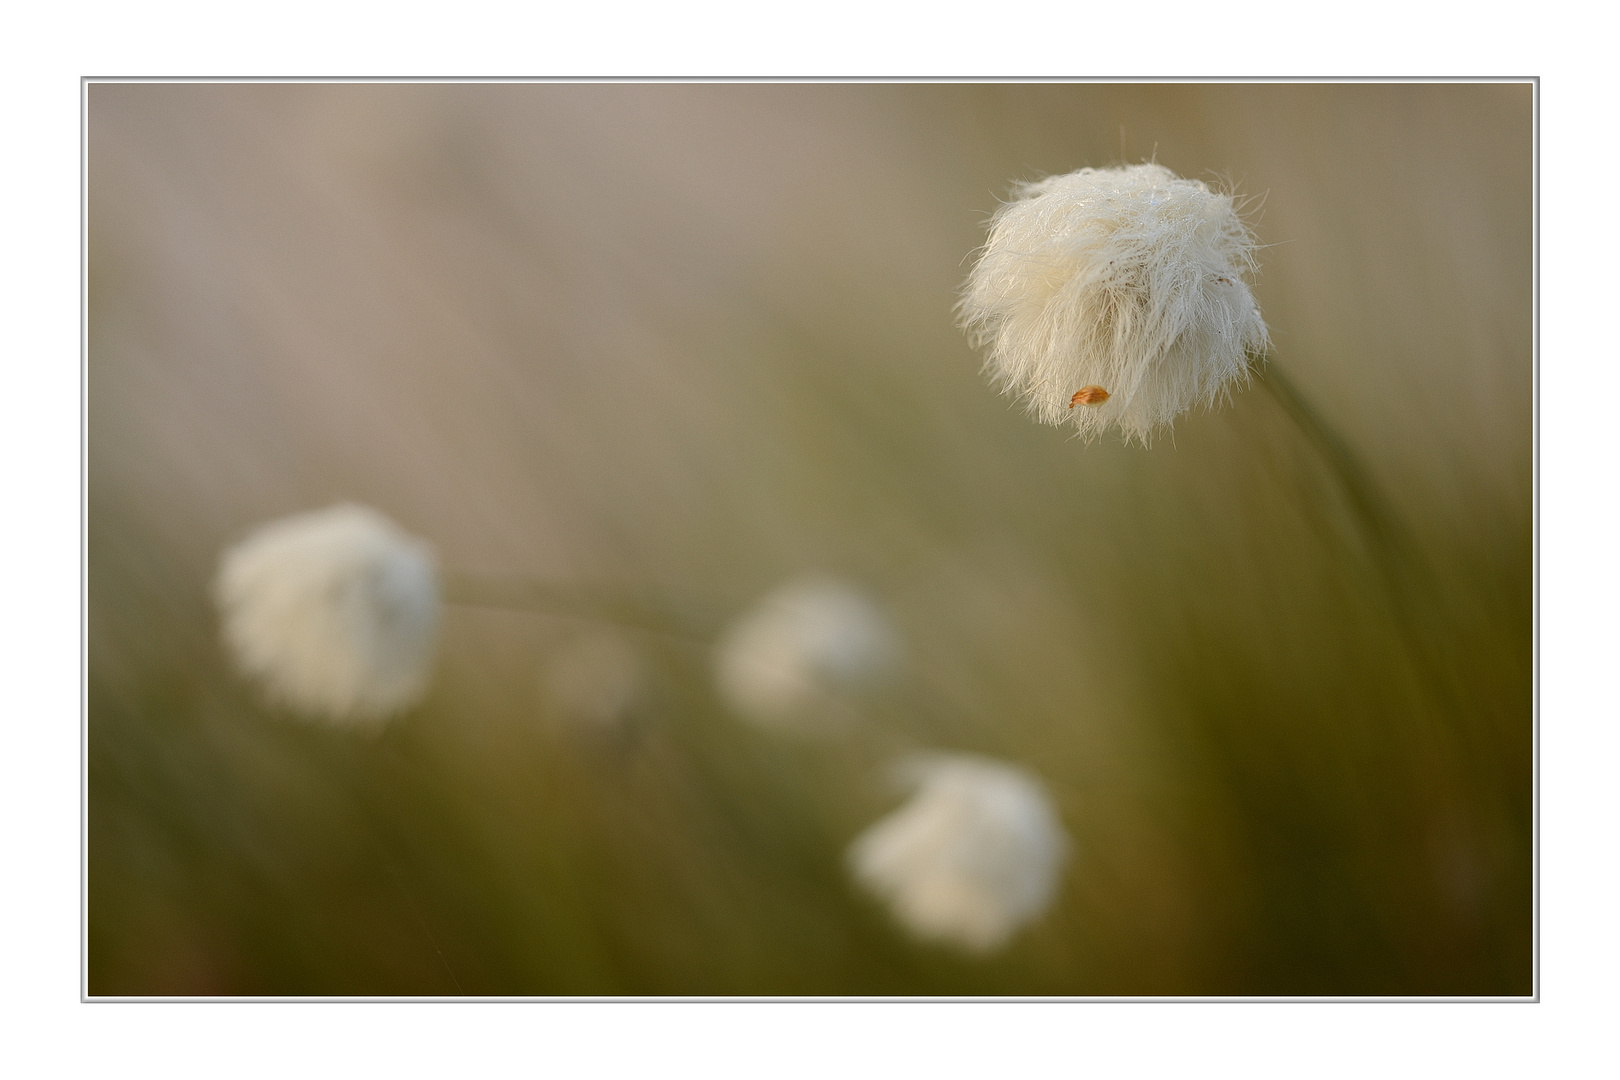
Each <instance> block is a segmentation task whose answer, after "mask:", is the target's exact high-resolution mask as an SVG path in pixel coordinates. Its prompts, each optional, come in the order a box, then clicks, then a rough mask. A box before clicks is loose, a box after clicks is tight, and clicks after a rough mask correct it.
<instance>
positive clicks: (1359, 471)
mask: <svg viewBox="0 0 1620 1080" xmlns="http://www.w3.org/2000/svg"><path fill="white" fill-rule="evenodd" d="M1260 385H1262V386H1263V387H1265V389H1266V391H1267V392H1268V393H1270V394H1271V396H1272V399H1273V400H1275V401H1276V402H1277V404H1278V405H1280V406H1281V407H1282V410H1283V412H1285V413H1286V414H1287V415H1288V417H1289V419H1291V420H1293V422H1294V424H1295V426H1296V427H1298V428H1299V430H1300V432H1301V433H1302V434H1303V435H1304V436H1305V439H1306V441H1307V442H1308V443H1310V445H1311V446H1312V448H1313V449H1315V450H1316V452H1317V454H1318V455H1319V456H1320V457H1321V459H1322V461H1323V463H1324V464H1325V465H1327V467H1328V471H1329V472H1330V473H1332V474H1333V476H1334V478H1335V479H1336V480H1337V481H1338V483H1339V487H1340V488H1341V489H1342V491H1343V493H1344V497H1345V501H1346V502H1347V503H1348V504H1349V507H1350V511H1351V514H1352V516H1353V517H1354V519H1355V521H1356V522H1357V524H1359V525H1360V527H1361V531H1362V534H1363V539H1364V540H1365V543H1366V549H1367V553H1368V555H1369V557H1370V558H1371V559H1372V561H1373V563H1374V565H1375V567H1376V568H1377V571H1378V573H1379V575H1380V576H1381V577H1382V578H1383V579H1384V583H1385V585H1386V586H1387V590H1388V594H1389V599H1390V601H1391V603H1392V604H1393V605H1394V607H1395V615H1396V619H1397V621H1398V623H1399V624H1400V627H1401V630H1402V632H1403V634H1404V636H1406V638H1407V639H1408V643H1409V644H1410V645H1412V646H1413V647H1414V648H1415V649H1416V650H1417V651H1418V652H1419V653H1420V654H1421V655H1424V656H1427V657H1428V658H1430V659H1436V658H1437V657H1436V654H1437V652H1438V647H1437V646H1438V643H1437V642H1436V641H1435V640H1434V638H1433V635H1431V634H1430V633H1427V632H1425V629H1424V627H1423V625H1422V624H1424V623H1426V622H1427V623H1430V624H1431V625H1432V620H1431V619H1429V618H1428V616H1431V615H1432V614H1433V610H1432V606H1433V602H1434V601H1435V600H1437V599H1438V596H1437V588H1436V582H1435V580H1434V577H1433V575H1432V573H1431V572H1430V568H1429V567H1428V565H1427V562H1426V560H1425V559H1424V557H1423V553H1422V549H1421V547H1420V545H1419V544H1418V543H1417V541H1416V539H1415V538H1414V537H1413V535H1412V533H1411V532H1410V530H1408V529H1407V528H1406V526H1405V524H1404V523H1403V522H1402V521H1401V520H1400V517H1399V515H1398V514H1397V513H1396V512H1395V510H1394V508H1393V507H1392V506H1391V505H1390V504H1389V502H1388V501H1387V500H1386V499H1385V498H1384V497H1383V495H1382V494H1381V493H1380V492H1379V490H1378V488H1377V486H1376V485H1375V484H1374V483H1373V480H1372V477H1371V476H1370V475H1369V474H1368V472H1367V470H1366V469H1365V468H1363V466H1362V464H1361V462H1360V461H1359V460H1358V459H1357V458H1356V456H1355V454H1354V453H1353V452H1352V451H1351V450H1350V448H1349V445H1348V444H1347V443H1346V442H1345V441H1344V440H1343V439H1341V438H1340V437H1339V436H1338V434H1337V433H1336V432H1334V430H1333V429H1332V428H1331V427H1330V426H1329V425H1328V423H1327V421H1326V420H1324V419H1323V418H1322V415H1321V414H1320V413H1319V412H1317V411H1316V409H1314V408H1312V407H1311V405H1310V404H1309V403H1308V402H1307V401H1306V400H1305V398H1304V397H1303V396H1302V395H1301V394H1300V392H1299V390H1298V388H1297V387H1296V386H1295V385H1294V382H1293V380H1292V379H1290V378H1289V377H1288V375H1287V374H1286V373H1284V372H1283V370H1282V369H1281V368H1279V367H1278V366H1277V365H1276V364H1268V365H1266V367H1265V369H1264V371H1263V373H1262V374H1261V377H1260ZM1425 601H1427V603H1426V602H1425Z"/></svg>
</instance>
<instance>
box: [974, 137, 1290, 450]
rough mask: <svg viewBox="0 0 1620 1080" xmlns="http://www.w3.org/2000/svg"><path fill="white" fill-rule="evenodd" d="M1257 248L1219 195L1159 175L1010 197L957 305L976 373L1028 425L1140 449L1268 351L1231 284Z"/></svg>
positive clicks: (1056, 182) (1042, 183)
mask: <svg viewBox="0 0 1620 1080" xmlns="http://www.w3.org/2000/svg"><path fill="white" fill-rule="evenodd" d="M1255 246H1256V242H1255V239H1254V235H1253V233H1252V232H1250V230H1249V227H1248V226H1247V225H1246V224H1244V222H1243V219H1242V218H1241V217H1239V215H1238V209H1237V205H1236V202H1235V200H1234V199H1233V197H1232V196H1231V195H1226V194H1222V193H1220V192H1217V191H1211V190H1210V189H1209V187H1208V185H1206V184H1204V183H1203V182H1202V181H1199V180H1184V179H1181V178H1180V177H1178V176H1176V175H1175V174H1174V173H1172V172H1171V171H1170V170H1169V169H1166V168H1165V167H1164V166H1162V165H1156V164H1143V165H1127V166H1122V167H1120V168H1114V169H1081V170H1079V171H1078V172H1072V173H1069V174H1067V175H1065V176H1052V177H1048V178H1046V179H1045V180H1038V181H1035V182H1034V183H1028V184H1022V185H1020V186H1019V187H1018V189H1017V191H1016V194H1015V198H1014V199H1013V200H1012V201H1011V202H1008V203H1006V204H1004V205H1003V206H1002V207H1001V208H1000V209H999V210H997V211H996V213H995V215H994V216H993V217H992V218H991V219H990V235H989V238H988V240H986V242H985V245H984V248H983V249H982V251H981V254H980V255H979V259H978V262H977V263H976V264H975V265H974V267H973V270H972V272H971V273H970V274H969V275H968V279H967V282H966V284H965V285H964V286H963V289H962V297H961V300H960V302H959V303H958V305H957V312H958V315H959V317H960V321H961V324H962V326H963V328H964V329H966V330H967V331H968V332H969V333H970V334H971V335H972V337H973V339H974V342H975V344H978V345H983V346H987V347H988V348H987V350H986V356H985V369H986V371H987V372H988V373H989V375H990V376H991V378H992V379H993V380H994V381H995V382H996V384H997V385H998V386H1000V387H1001V389H1002V390H1003V391H1004V392H1007V393H1010V394H1014V395H1016V396H1017V397H1019V398H1021V399H1022V400H1023V401H1024V403H1025V405H1026V407H1027V408H1028V410H1029V412H1030V414H1031V415H1032V416H1034V417H1035V418H1036V419H1038V420H1040V421H1041V422H1042V423H1047V424H1058V425H1061V424H1065V423H1072V424H1074V425H1075V427H1076V428H1077V429H1078V430H1079V432H1080V433H1081V435H1082V436H1084V437H1086V438H1088V439H1089V438H1091V437H1093V436H1096V435H1100V434H1102V433H1103V432H1105V431H1107V430H1108V429H1109V428H1110V427H1117V428H1118V429H1119V431H1120V433H1121V434H1122V435H1123V436H1124V438H1125V439H1126V441H1127V442H1128V441H1131V440H1133V439H1134V440H1138V441H1140V442H1143V443H1146V442H1147V441H1148V439H1149V437H1150V436H1151V435H1152V433H1153V432H1154V431H1155V430H1156V429H1157V428H1159V427H1161V426H1164V425H1168V424H1169V423H1170V422H1171V421H1172V420H1174V419H1175V418H1176V417H1177V416H1180V415H1181V414H1182V413H1184V412H1186V411H1187V410H1188V409H1190V408H1192V407H1193V406H1194V405H1204V406H1213V405H1214V404H1215V403H1216V402H1217V400H1218V399H1219V398H1221V397H1222V396H1223V395H1225V394H1226V393H1228V392H1229V390H1230V387H1231V385H1232V384H1233V383H1235V382H1242V381H1246V380H1247V378H1248V376H1249V359H1250V357H1251V356H1252V355H1257V354H1259V353H1261V352H1263V351H1264V350H1265V349H1266V348H1267V347H1268V345H1269V343H1270V338H1269V336H1268V335H1267V333H1266V324H1265V321H1264V320H1263V319H1262V318H1261V317H1260V309H1259V307H1258V306H1257V305H1256V304H1255V301H1254V297H1253V295H1252V294H1251V293H1250V292H1249V286H1248V283H1247V282H1246V281H1245V280H1244V275H1246V274H1249V273H1252V272H1253V270H1254V267H1255V259H1254V251H1255Z"/></svg>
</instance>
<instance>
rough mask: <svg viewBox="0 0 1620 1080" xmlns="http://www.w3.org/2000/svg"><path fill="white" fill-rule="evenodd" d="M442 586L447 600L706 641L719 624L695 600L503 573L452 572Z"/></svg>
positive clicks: (693, 640)
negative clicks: (558, 582) (687, 600)
mask: <svg viewBox="0 0 1620 1080" xmlns="http://www.w3.org/2000/svg"><path fill="white" fill-rule="evenodd" d="M443 591H444V600H445V602H446V603H448V604H457V605H461V606H465V607H484V608H500V609H503V610H507V611H530V612H535V613H537V614H544V615H559V616H564V617H568V618H576V619H588V620H591V621H593V622H605V623H613V624H615V625H618V626H623V627H626V628H628V629H634V630H642V631H647V632H650V633H655V634H661V635H664V636H666V637H672V638H677V639H680V640H683V641H686V642H689V643H693V644H704V645H706V644H708V643H709V642H710V641H711V640H712V639H713V636H714V633H715V632H716V631H717V630H718V628H719V626H720V625H721V623H720V618H721V616H720V613H718V612H716V611H712V610H709V609H707V608H706V607H703V606H699V605H693V604H690V603H685V602H681V603H677V602H674V601H669V600H665V599H659V598H656V597H650V596H646V595H638V594H632V593H630V592H628V591H625V590H622V589H619V590H615V589H611V588H581V587H578V586H573V585H558V584H554V583H550V582H544V581H536V580H534V579H532V578H524V577H516V576H512V575H505V574H469V573H464V572H454V571H452V572H450V573H446V574H445V575H444V579H443Z"/></svg>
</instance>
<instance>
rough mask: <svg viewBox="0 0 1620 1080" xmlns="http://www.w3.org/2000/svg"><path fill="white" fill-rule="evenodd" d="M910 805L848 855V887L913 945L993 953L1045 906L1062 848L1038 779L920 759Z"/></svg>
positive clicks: (905, 774) (984, 765)
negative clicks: (877, 904)
mask: <svg viewBox="0 0 1620 1080" xmlns="http://www.w3.org/2000/svg"><path fill="white" fill-rule="evenodd" d="M902 778H903V779H905V780H906V781H907V782H908V783H909V784H910V785H912V786H913V787H914V788H915V793H914V794H913V795H912V797H911V799H910V801H909V802H907V803H906V804H905V805H903V806H901V807H900V809H898V810H896V811H894V812H893V813H892V814H890V815H889V816H887V817H885V818H883V819H882V820H881V821H879V822H878V823H877V824H876V825H873V826H872V827H871V828H870V829H868V830H867V831H866V832H865V833H863V834H861V836H860V837H859V838H858V839H857V840H856V841H855V843H854V844H852V845H851V846H850V849H849V866H850V870H851V872H852V873H853V874H854V877H855V880H856V881H857V882H858V883H859V884H860V885H862V886H863V887H864V888H866V889H867V890H868V891H869V892H871V893H872V894H874V895H875V896H877V897H878V898H879V899H881V900H883V901H885V902H886V903H887V904H888V906H889V908H890V910H891V912H892V913H893V914H894V917H895V918H896V919H897V920H898V921H899V923H900V924H901V925H902V926H903V927H905V929H906V930H907V931H908V932H910V933H911V934H912V935H913V936H914V937H917V938H919V939H921V940H924V941H936V942H942V943H945V944H948V945H952V946H955V947H957V948H960V949H963V950H966V951H968V952H975V953H987V952H991V951H994V950H996V949H998V948H1000V947H1001V946H1002V945H1004V944H1006V942H1007V941H1008V940H1009V939H1010V938H1011V937H1012V935H1013V934H1014V933H1015V932H1017V930H1018V929H1019V928H1020V927H1022V926H1024V925H1025V924H1027V923H1028V922H1029V921H1031V920H1032V919H1034V918H1036V917H1037V916H1039V915H1040V914H1041V913H1042V912H1043V911H1045V910H1046V908H1047V907H1048V906H1049V905H1050V904H1051V902H1052V899H1053V897H1054V896H1055V895H1056V893H1057V885H1058V874H1059V871H1060V870H1061V869H1062V866H1063V861H1064V857H1065V853H1066V851H1067V848H1068V841H1067V839H1066V837H1065V836H1064V833H1063V826H1062V825H1061V824H1060V823H1059V821H1058V816H1057V812H1056V811H1055V810H1054V809H1053V807H1052V803H1051V800H1050V799H1049V798H1048V797H1047V795H1046V790H1045V788H1044V787H1043V786H1042V784H1041V782H1040V780H1039V779H1037V778H1036V777H1035V776H1033V775H1031V774H1030V773H1028V772H1025V771H1024V770H1023V769H1019V768H1017V767H1015V766H1012V765H1007V764H1003V763H1001V762H998V761H992V760H990V759H988V758H982V757H977V756H973V755H968V754H948V755H947V754H938V755H926V756H922V757H919V758H916V759H913V760H912V761H910V762H908V763H907V764H906V765H905V766H904V767H903V768H902Z"/></svg>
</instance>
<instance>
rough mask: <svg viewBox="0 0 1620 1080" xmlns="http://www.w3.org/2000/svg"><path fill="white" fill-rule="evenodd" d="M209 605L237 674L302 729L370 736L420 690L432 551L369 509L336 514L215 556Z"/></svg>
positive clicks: (269, 529)
mask: <svg viewBox="0 0 1620 1080" xmlns="http://www.w3.org/2000/svg"><path fill="white" fill-rule="evenodd" d="M214 600H215V603H216V604H217V605H218V607H219V611H220V615H221V617H222V620H223V623H224V637H225V643H226V646H227V648H228V649H229V651H230V653H231V656H232V658H233V659H234V660H235V661H236V664H237V667H238V668H240V669H241V671H242V672H243V673H244V674H246V675H248V676H249V677H251V678H252V679H254V680H255V681H257V682H258V683H259V684H260V685H261V686H262V687H263V688H264V690H265V692H266V693H267V695H268V696H269V697H270V698H271V699H272V700H274V701H276V702H278V703H280V704H282V705H285V706H287V707H288V708H290V709H292V710H294V711H295V712H298V713H301V714H303V715H305V716H307V717H309V718H311V719H318V720H325V721H328V722H330V723H332V724H335V725H340V726H352V727H367V726H375V725H377V724H379V723H380V722H381V721H383V720H385V719H387V718H388V717H390V716H392V715H394V714H396V713H398V712H401V711H403V710H404V709H407V708H409V707H410V706H411V705H413V704H415V703H416V701H417V700H418V699H419V698H420V697H421V695H422V693H423V691H424V690H425V689H426V687H427V681H428V676H429V674H430V671H431V668H432V664H433V647H434V639H435V636H436V633H437V629H438V621H439V586H438V573H437V569H436V566H435V563H434V558H433V551H432V549H431V548H430V547H429V546H428V545H427V544H426V543H424V542H422V541H420V540H417V539H415V538H414V537H412V536H409V535H408V534H406V533H405V532H403V531H401V530H400V529H399V527H398V526H396V525H394V524H393V522H391V521H389V520H388V519H387V518H385V517H383V516H382V515H381V514H378V513H377V512H376V511H373V510H368V509H366V508H364V507H361V506H353V505H341V506H334V507H331V508H329V509H326V510H317V511H313V512H310V513H304V514H296V515H294V516H292V517H287V518H282V519H280V520H277V521H273V522H270V523H269V524H266V525H262V526H260V527H259V528H258V529H256V530H254V531H253V532H252V533H251V534H250V535H249V536H248V537H247V538H246V539H245V540H243V541H242V542H241V543H239V544H237V545H236V546H235V547H233V548H231V549H230V550H228V551H227V552H226V553H225V556H224V558H223V559H222V560H221V563H220V570H219V576H218V577H217V578H216V579H215V582H214Z"/></svg>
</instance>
